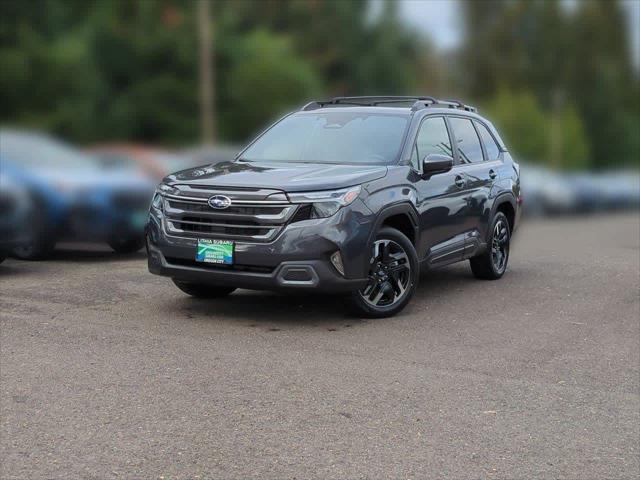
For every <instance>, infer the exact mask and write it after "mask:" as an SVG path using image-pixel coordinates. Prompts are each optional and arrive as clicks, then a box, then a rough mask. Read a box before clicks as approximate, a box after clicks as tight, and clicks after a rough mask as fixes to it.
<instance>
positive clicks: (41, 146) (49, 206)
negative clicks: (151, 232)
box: [0, 130, 155, 260]
mask: <svg viewBox="0 0 640 480" xmlns="http://www.w3.org/2000/svg"><path fill="white" fill-rule="evenodd" d="M0 163H1V165H2V170H3V174H4V175H6V176H7V178H11V186H12V187H16V188H21V189H24V190H25V191H26V192H27V195H28V198H29V208H28V212H27V215H28V223H27V225H26V226H24V227H23V228H21V229H20V230H21V231H20V235H21V237H23V239H24V241H23V242H22V243H21V244H20V245H18V246H17V247H15V248H14V249H13V251H12V253H13V255H14V256H16V257H17V258H21V259H27V260H32V259H40V258H45V257H47V256H48V255H49V254H50V253H51V251H52V250H53V249H54V247H55V245H56V243H57V242H58V241H59V240H62V239H74V240H91V241H106V242H107V243H108V244H109V245H110V246H111V248H113V250H115V251H116V252H119V253H129V252H134V251H137V250H139V249H140V248H142V246H143V245H144V235H143V232H144V226H145V224H146V219H147V213H146V212H147V208H148V205H149V203H150V201H151V197H152V195H153V189H154V186H155V185H154V182H152V181H150V180H149V179H148V178H146V177H144V176H143V175H141V174H140V173H139V172H136V171H131V170H127V169H115V170H109V169H105V168H104V167H102V166H101V165H100V163H99V162H97V161H96V160H95V159H94V158H92V157H91V156H89V155H85V154H82V153H80V152H79V151H77V150H76V149H74V148H72V147H70V146H68V145H66V144H63V143H62V142H60V141H58V140H55V139H53V138H51V137H49V136H45V135H41V134H37V133H31V132H24V131H12V130H2V131H0ZM3 191H4V185H3Z"/></svg>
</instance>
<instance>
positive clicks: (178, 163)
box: [87, 144, 196, 182]
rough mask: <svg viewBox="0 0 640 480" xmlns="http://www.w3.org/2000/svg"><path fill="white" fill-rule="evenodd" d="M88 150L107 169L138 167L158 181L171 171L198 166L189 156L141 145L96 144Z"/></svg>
mask: <svg viewBox="0 0 640 480" xmlns="http://www.w3.org/2000/svg"><path fill="white" fill-rule="evenodd" d="M87 152H88V153H90V154H91V155H93V156H94V157H95V158H97V159H98V161H99V162H100V164H101V165H103V166H104V167H105V168H107V169H110V170H111V169H126V168H129V169H133V168H137V169H139V170H140V171H141V172H143V173H144V174H146V175H148V176H149V177H150V178H152V179H153V180H154V181H156V182H157V181H160V180H162V179H163V178H164V177H165V176H167V175H168V174H170V173H173V172H177V171H179V170H184V169H186V168H191V167H195V166H196V164H194V163H193V160H192V159H190V158H188V157H187V156H184V155H177V154H175V153H173V152H170V151H168V150H162V149H158V148H152V147H145V146H140V145H128V144H105V145H96V146H93V147H90V148H88V149H87Z"/></svg>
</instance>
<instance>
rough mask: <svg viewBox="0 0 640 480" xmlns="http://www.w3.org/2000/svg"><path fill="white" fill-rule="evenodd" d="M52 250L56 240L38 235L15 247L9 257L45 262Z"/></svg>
mask: <svg viewBox="0 0 640 480" xmlns="http://www.w3.org/2000/svg"><path fill="white" fill-rule="evenodd" d="M54 248H56V240H55V239H54V238H46V237H45V236H44V235H42V234H40V233H39V234H37V236H35V237H33V238H32V239H31V240H28V241H27V242H25V243H24V244H22V245H20V246H18V247H15V248H14V249H13V250H12V251H11V255H12V256H13V257H15V258H17V259H20V260H45V259H46V258H48V257H50V256H51V253H52V252H53V250H54Z"/></svg>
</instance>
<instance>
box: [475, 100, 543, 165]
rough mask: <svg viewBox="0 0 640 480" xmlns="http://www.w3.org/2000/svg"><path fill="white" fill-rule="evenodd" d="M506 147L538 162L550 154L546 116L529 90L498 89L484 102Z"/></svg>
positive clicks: (485, 109) (526, 158)
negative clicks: (513, 91) (515, 91)
mask: <svg viewBox="0 0 640 480" xmlns="http://www.w3.org/2000/svg"><path fill="white" fill-rule="evenodd" d="M483 111H485V112H486V115H487V117H489V118H490V119H491V120H492V121H493V122H494V124H495V125H496V127H497V128H498V130H499V131H500V135H501V136H502V137H503V139H504V141H505V142H506V144H507V146H508V147H509V149H511V150H513V151H514V152H516V153H517V154H518V155H520V156H522V158H523V159H525V160H528V161H541V160H542V159H545V158H546V157H547V154H548V153H549V148H548V146H549V123H548V118H547V117H546V115H545V114H544V112H543V111H542V109H541V108H540V105H539V103H538V101H537V100H536V98H535V96H534V95H533V94H532V93H530V92H524V93H512V92H510V91H507V90H501V91H500V92H499V93H498V94H497V95H496V96H495V97H494V98H493V99H492V100H491V101H489V102H487V103H486V104H485V105H483Z"/></svg>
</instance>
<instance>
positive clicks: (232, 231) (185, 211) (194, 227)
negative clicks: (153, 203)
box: [163, 186, 299, 243]
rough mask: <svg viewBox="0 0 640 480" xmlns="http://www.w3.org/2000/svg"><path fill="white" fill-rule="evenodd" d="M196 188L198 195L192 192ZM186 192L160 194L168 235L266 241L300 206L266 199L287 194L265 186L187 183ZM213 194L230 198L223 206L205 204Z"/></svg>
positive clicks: (183, 190)
mask: <svg viewBox="0 0 640 480" xmlns="http://www.w3.org/2000/svg"><path fill="white" fill-rule="evenodd" d="M196 191H197V194H198V195H201V196H198V197H195V196H192V195H193V193H194V192H196ZM180 192H181V193H182V192H184V193H185V194H186V195H181V194H177V195H174V194H171V195H168V194H163V197H164V199H163V207H164V208H163V212H164V222H163V223H164V228H165V230H166V232H167V234H169V235H175V236H180V237H187V238H205V237H213V238H220V239H228V240H236V241H240V242H242V241H249V242H261V243H265V242H269V241H271V240H273V239H274V238H275V237H276V236H277V235H278V234H279V233H280V232H281V231H282V229H283V228H284V226H285V225H286V224H287V222H288V221H289V220H291V218H292V217H293V216H294V215H295V212H296V211H297V210H298V208H299V206H298V205H294V204H292V203H290V202H288V201H283V200H266V197H269V196H276V197H278V196H280V198H282V197H284V198H286V195H285V193H284V192H282V191H278V190H267V189H229V190H223V189H218V188H215V187H210V188H208V187H207V188H205V187H199V186H198V187H189V188H183V189H180ZM213 195H225V196H228V197H229V198H230V199H231V205H230V206H229V208H226V209H222V210H219V209H214V208H211V207H210V206H209V205H208V203H207V202H208V199H209V198H210V197H211V196H213Z"/></svg>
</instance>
